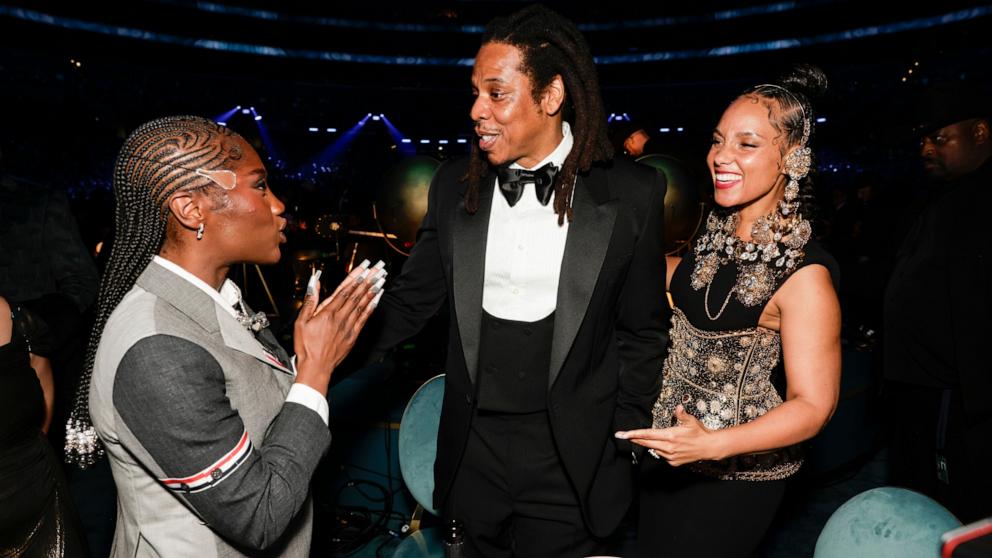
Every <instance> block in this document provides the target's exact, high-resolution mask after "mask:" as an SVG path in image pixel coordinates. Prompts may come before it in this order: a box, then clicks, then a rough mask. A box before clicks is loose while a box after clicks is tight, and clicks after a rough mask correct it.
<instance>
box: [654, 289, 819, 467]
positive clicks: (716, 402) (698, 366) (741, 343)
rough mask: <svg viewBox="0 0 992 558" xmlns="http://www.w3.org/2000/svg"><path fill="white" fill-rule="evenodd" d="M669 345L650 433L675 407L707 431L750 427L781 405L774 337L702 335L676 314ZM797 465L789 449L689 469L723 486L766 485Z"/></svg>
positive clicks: (759, 330)
mask: <svg viewBox="0 0 992 558" xmlns="http://www.w3.org/2000/svg"><path fill="white" fill-rule="evenodd" d="M670 339H671V346H670V347H669V350H668V358H667V359H666V360H665V368H664V380H663V383H662V388H661V393H660V394H659V396H658V400H657V401H656V402H655V405H654V409H653V416H654V427H655V428H668V427H670V426H673V425H674V424H675V418H674V414H675V407H676V406H677V405H679V404H681V405H682V406H683V407H684V408H685V409H686V411H687V412H689V413H690V414H692V415H693V416H695V417H696V418H698V419H699V420H700V422H702V423H703V425H704V426H706V428H709V429H711V430H719V429H722V428H727V427H730V426H736V425H738V424H744V423H747V422H750V421H752V420H754V419H756V418H758V417H760V416H762V415H764V414H765V413H767V412H768V411H769V410H771V409H773V408H775V407H777V406H778V405H781V404H782V397H781V395H780V394H779V393H778V391H777V390H776V389H775V386H774V384H773V382H772V376H773V374H774V373H775V372H776V371H777V370H778V369H779V362H780V358H781V350H782V341H781V337H780V336H779V334H778V332H776V331H772V330H770V329H767V328H763V327H752V328H745V329H738V330H730V331H703V330H700V329H697V328H695V327H693V325H692V324H691V323H689V320H688V319H687V318H686V316H685V314H684V313H683V312H682V311H681V310H680V309H679V308H675V309H674V311H673V312H672V329H671V333H670ZM800 465H802V458H801V457H800V454H799V451H798V448H795V447H792V448H783V449H779V450H774V451H770V452H763V453H758V454H748V455H740V456H736V457H731V458H728V459H724V460H721V461H707V462H701V463H695V464H692V465H689V468H690V469H692V470H694V471H696V472H699V473H703V474H706V475H709V476H715V477H718V478H721V479H727V480H771V479H780V478H785V477H788V476H790V475H792V474H793V473H795V472H796V471H798V470H799V467H800Z"/></svg>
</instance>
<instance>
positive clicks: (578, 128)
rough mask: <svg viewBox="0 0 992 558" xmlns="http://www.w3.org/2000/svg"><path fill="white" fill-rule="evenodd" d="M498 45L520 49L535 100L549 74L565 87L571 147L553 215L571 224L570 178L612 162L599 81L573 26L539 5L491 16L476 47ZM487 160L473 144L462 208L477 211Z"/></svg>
mask: <svg viewBox="0 0 992 558" xmlns="http://www.w3.org/2000/svg"><path fill="white" fill-rule="evenodd" d="M489 43H501V44H506V45H510V46H513V47H516V48H517V49H519V50H520V53H521V58H522V65H523V68H521V71H522V72H524V73H525V74H527V76H528V77H529V78H530V80H531V83H532V84H533V86H534V89H533V91H532V95H533V97H534V101H535V102H540V100H541V95H542V94H543V92H544V90H545V89H546V88H547V87H548V85H550V84H551V82H552V80H553V79H554V78H555V76H561V78H562V81H563V82H564V83H565V107H564V114H563V116H564V119H565V120H566V121H568V122H569V123H570V125H571V129H572V136H573V138H574V143H573V145H572V151H571V152H570V153H569V154H568V157H567V158H566V159H565V163H564V165H562V169H561V171H560V172H559V173H558V174H557V175H556V176H555V182H554V187H555V202H554V208H555V213H556V214H557V215H558V223H559V224H562V223H564V222H565V219H566V218H567V219H568V220H569V222H571V221H572V195H573V188H574V187H575V178H576V176H577V175H578V173H580V172H586V171H588V170H589V168H590V167H592V165H593V163H596V162H605V161H609V160H611V159H612V158H613V147H612V145H611V144H610V140H609V136H608V134H607V128H606V113H605V111H604V109H603V101H602V99H601V98H600V94H599V78H598V77H597V75H596V66H595V64H594V62H593V59H592V54H591V53H590V51H589V45H588V44H586V41H585V38H584V37H583V36H582V33H581V32H579V29H578V28H577V27H576V26H575V24H574V23H572V22H571V21H569V20H567V19H565V18H564V17H562V16H561V15H559V14H557V13H555V12H553V11H551V10H549V9H548V8H546V7H544V6H541V5H532V6H528V7H526V8H524V9H522V10H520V11H518V12H516V13H514V14H512V15H510V16H509V17H500V18H496V19H494V20H493V21H491V22H490V23H489V25H488V26H487V27H486V31H485V33H483V35H482V45H483V46H484V45H486V44H489ZM489 172H490V170H489V161H488V160H486V156H485V153H483V152H482V151H481V150H479V146H478V144H473V145H472V155H471V159H470V162H469V167H468V172H467V173H466V175H465V176H464V177H463V180H468V189H467V191H466V193H465V209H466V210H467V211H468V212H469V213H471V214H474V213H475V212H476V211H478V210H479V188H480V187H481V185H482V181H483V179H485V177H486V176H487V175H488V174H489Z"/></svg>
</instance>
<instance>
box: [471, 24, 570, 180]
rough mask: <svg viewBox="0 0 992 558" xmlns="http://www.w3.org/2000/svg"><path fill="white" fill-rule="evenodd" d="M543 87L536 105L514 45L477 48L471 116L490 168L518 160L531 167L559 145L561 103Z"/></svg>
mask: <svg viewBox="0 0 992 558" xmlns="http://www.w3.org/2000/svg"><path fill="white" fill-rule="evenodd" d="M556 79H558V80H559V82H560V78H556ZM548 89H549V91H545V92H544V93H542V95H541V100H540V101H535V99H534V86H533V82H532V81H531V79H530V77H528V75H527V74H526V73H525V72H524V70H523V58H522V56H521V52H520V49H518V48H517V47H515V46H512V45H507V44H503V43H487V44H485V45H483V46H482V48H480V49H479V53H478V54H477V55H476V57H475V67H474V68H473V70H472V93H473V94H474V95H475V102H474V103H473V104H472V110H471V112H470V116H471V118H472V121H473V122H475V132H476V135H477V136H478V138H479V139H478V141H479V144H478V145H479V149H480V150H481V151H482V152H484V153H485V154H486V157H487V159H488V160H489V163H490V164H492V165H494V166H498V165H502V164H506V163H512V162H517V163H519V164H520V165H521V166H523V167H525V168H531V167H533V166H534V165H536V164H538V163H540V162H541V160H542V159H544V158H545V157H546V156H548V155H549V154H550V153H551V152H552V151H554V149H555V148H556V147H557V146H558V143H559V142H560V141H561V139H562V131H561V112H560V111H559V110H558V109H559V108H560V106H561V99H558V98H557V96H556V91H554V90H553V89H554V86H549V88H548Z"/></svg>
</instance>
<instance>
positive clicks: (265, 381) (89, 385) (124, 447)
mask: <svg viewBox="0 0 992 558" xmlns="http://www.w3.org/2000/svg"><path fill="white" fill-rule="evenodd" d="M114 193H115V196H116V199H117V206H116V210H115V215H114V224H115V237H114V243H113V247H112V250H111V255H110V260H109V262H108V264H107V269H106V272H105V274H104V276H103V280H102V282H101V285H100V295H99V299H98V308H97V315H96V322H95V326H94V329H93V334H92V337H91V339H90V345H89V349H88V352H87V359H86V366H85V369H84V374H83V378H82V384H81V386H80V389H79V394H78V396H77V401H76V405H75V407H74V410H73V413H72V417H71V419H70V423H69V428H68V430H69V431H68V434H67V444H66V452H67V455H68V456H69V459H70V461H73V462H76V463H78V464H80V465H82V466H86V465H87V464H89V463H92V461H93V460H94V459H96V458H98V457H99V456H100V455H102V453H103V452H104V450H105V451H106V454H107V455H108V457H109V459H110V464H111V469H112V471H113V474H114V480H115V483H116V484H117V490H118V519H117V531H116V533H115V536H114V546H113V551H112V555H113V556H128V557H130V556H200V557H207V556H253V555H258V554H260V553H262V552H261V551H264V554H265V556H300V557H305V556H307V555H308V552H309V546H310V536H311V529H312V509H311V502H310V498H309V483H310V478H311V476H312V474H313V472H314V470H315V468H316V466H317V463H318V462H319V461H320V458H321V457H322V456H323V454H324V453H325V451H326V450H327V448H328V446H329V444H330V438H331V436H330V432H329V430H328V428H327V420H328V416H327V415H328V405H327V400H326V393H327V385H328V381H329V379H330V376H331V373H332V371H333V370H334V368H335V367H336V366H337V365H338V364H339V363H340V362H341V360H342V359H343V358H344V356H345V355H346V354H347V353H348V351H349V350H350V349H351V347H352V345H353V344H354V341H355V337H356V335H357V334H358V332H359V331H360V330H361V328H362V326H363V325H364V324H365V321H366V319H367V318H368V316H369V314H370V313H371V311H372V309H373V308H374V307H375V295H376V292H378V291H379V290H381V288H382V281H383V280H384V277H382V275H383V274H382V272H380V271H379V269H378V267H377V268H374V269H373V270H369V269H368V267H367V264H366V265H363V266H359V267H358V268H356V270H355V271H354V272H353V273H352V274H351V275H349V277H348V278H346V279H345V281H344V282H343V283H342V284H341V285H340V286H339V287H338V289H337V291H336V292H335V293H334V294H333V295H332V296H331V297H329V298H327V299H326V300H324V301H323V302H318V300H317V299H318V293H319V292H320V291H319V283H318V282H317V281H316V278H314V280H313V281H312V284H311V286H310V288H308V291H307V297H306V299H305V300H304V304H303V308H302V309H301V311H300V315H299V317H298V319H297V321H296V325H295V330H294V349H295V352H296V356H295V357H293V359H290V358H289V356H288V355H287V353H286V351H285V350H283V349H282V347H280V346H279V344H278V343H277V342H276V340H275V337H274V336H273V335H272V333H271V332H270V331H269V330H268V329H267V327H266V326H267V325H268V322H267V319H266V318H265V315H264V314H263V313H258V314H253V313H252V312H251V311H250V310H249V309H248V307H247V306H246V305H245V303H244V301H242V300H241V293H240V291H239V290H238V288H237V286H236V285H235V284H234V283H232V282H231V281H230V280H228V279H227V273H228V270H229V269H230V267H231V266H232V265H235V264H237V263H242V262H245V263H254V264H272V263H276V262H277V261H278V260H279V256H280V250H279V245H280V244H281V243H282V242H285V236H284V234H283V232H282V231H283V229H284V228H285V226H286V220H285V219H284V218H283V217H282V216H281V215H282V212H283V210H284V206H283V204H282V202H280V201H279V199H278V198H276V196H275V195H274V194H273V193H272V191H271V190H269V186H268V183H267V181H266V171H265V167H264V166H263V165H262V162H261V160H260V159H259V156H258V154H257V153H256V152H255V150H254V149H252V147H251V146H250V145H249V144H248V143H247V142H246V141H245V140H244V139H243V138H242V137H240V136H239V135H237V134H236V133H234V132H232V131H231V130H229V129H227V128H226V127H223V126H220V125H218V124H216V123H214V122H211V121H209V120H205V119H202V118H198V117H192V116H179V117H170V118H162V119H158V120H154V121H151V122H148V123H147V124H144V125H142V126H140V127H139V128H138V129H137V130H136V131H135V132H134V133H132V134H131V135H130V137H128V138H127V140H126V141H125V142H124V146H123V147H122V148H121V151H120V154H119V156H118V159H117V165H116V168H115V172H114ZM91 418H92V425H91V424H90V419H91Z"/></svg>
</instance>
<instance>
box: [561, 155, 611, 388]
mask: <svg viewBox="0 0 992 558" xmlns="http://www.w3.org/2000/svg"><path fill="white" fill-rule="evenodd" d="M607 197H608V189H607V184H606V174H605V173H603V172H599V173H595V172H594V173H593V174H590V175H589V176H588V177H585V178H583V177H581V176H580V177H579V178H578V181H577V182H576V184H575V195H574V197H573V198H572V214H573V216H574V219H573V220H572V222H571V223H570V224H569V226H568V238H567V239H566V240H565V254H564V255H563V256H562V261H561V276H560V279H559V280H558V304H557V307H556V309H555V331H554V337H553V338H552V341H551V370H550V372H549V375H548V385H549V386H551V385H554V383H555V380H556V379H558V374H559V372H561V367H562V365H563V364H564V363H565V357H566V356H568V352H569V350H571V348H572V343H574V342H575V336H576V334H578V332H579V326H580V325H582V320H583V318H584V317H585V314H586V309H587V308H588V307H589V301H590V299H591V298H592V292H593V289H595V287H596V281H597V279H599V271H600V269H601V268H602V267H603V259H604V258H605V257H606V249H607V248H608V247H609V245H610V239H611V238H612V236H613V224H614V222H615V221H616V217H617V203H618V202H617V201H616V200H606V198H607ZM600 200H603V201H600Z"/></svg>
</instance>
